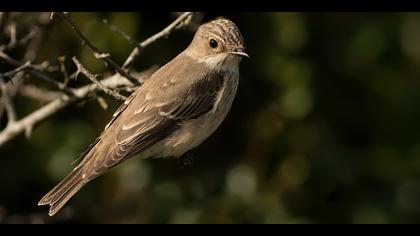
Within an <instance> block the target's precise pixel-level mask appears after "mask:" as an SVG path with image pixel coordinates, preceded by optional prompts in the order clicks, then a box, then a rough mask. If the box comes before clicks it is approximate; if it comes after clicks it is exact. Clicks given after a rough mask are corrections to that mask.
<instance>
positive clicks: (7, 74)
mask: <svg viewBox="0 0 420 236" xmlns="http://www.w3.org/2000/svg"><path fill="white" fill-rule="evenodd" d="M31 66H32V65H31V62H30V61H27V62H26V63H25V64H23V65H21V66H19V67H16V68H15V69H13V70H11V71H8V72H5V73H1V74H0V79H3V78H12V77H13V76H14V75H15V74H16V73H18V72H20V71H24V70H26V69H27V68H29V67H31ZM3 82H4V81H3Z"/></svg>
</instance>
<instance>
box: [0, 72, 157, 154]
mask: <svg viewBox="0 0 420 236" xmlns="http://www.w3.org/2000/svg"><path fill="white" fill-rule="evenodd" d="M154 71H156V68H155V67H152V68H151V69H148V70H146V71H144V72H142V73H141V74H140V75H139V80H140V82H141V81H144V80H146V79H147V78H149V76H150V75H151V74H152V73H153V72H154ZM101 83H102V84H103V85H104V86H106V87H108V88H119V87H121V86H132V84H131V83H130V82H129V81H127V80H123V79H121V75H119V74H114V75H113V76H110V77H108V78H106V79H104V80H102V81H101ZM98 91H100V89H99V87H98V85H97V84H89V85H86V86H84V87H81V88H79V89H76V90H75V91H74V94H75V95H74V96H68V95H65V94H63V95H62V96H61V97H60V98H59V99H56V100H54V101H52V102H50V103H48V104H46V105H44V106H43V107H41V108H39V109H38V110H36V111H34V112H32V113H31V114H29V115H27V116H26V117H24V118H22V119H21V120H19V121H16V122H14V123H13V124H11V125H9V126H7V127H6V128H5V129H4V130H3V131H1V132H0V146H3V145H4V144H5V143H6V142H8V141H10V140H12V139H13V138H15V137H16V136H18V135H19V134H21V133H23V132H25V131H26V130H32V129H33V127H35V126H36V125H37V124H39V123H41V122H43V121H45V120H46V119H48V118H50V117H51V116H52V115H54V114H56V113H57V112H59V111H60V110H63V109H64V108H66V107H68V106H70V105H71V104H74V103H76V102H79V101H83V100H86V99H88V98H90V97H91V96H92V95H95V94H96V93H97V92H98Z"/></svg>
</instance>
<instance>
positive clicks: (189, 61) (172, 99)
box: [38, 19, 248, 215]
mask: <svg viewBox="0 0 420 236" xmlns="http://www.w3.org/2000/svg"><path fill="white" fill-rule="evenodd" d="M244 48H245V47H244V41H243V38H242V35H241V33H240V31H239V29H238V28H237V26H236V25H235V24H234V23H233V22H232V21H230V20H227V19H216V20H213V21H211V22H209V23H206V24H203V25H201V26H200V27H199V28H198V30H197V32H196V34H195V36H194V38H193V40H192V42H191V44H190V45H189V46H188V47H187V48H186V49H185V50H184V51H183V52H181V53H180V54H179V55H178V56H176V57H175V58H174V59H173V60H172V61H170V62H168V63H167V64H166V65H164V66H163V67H161V68H160V69H159V70H158V71H156V72H155V73H154V74H153V75H152V76H151V77H150V78H149V79H148V80H146V81H145V82H144V84H143V85H141V86H140V87H139V88H138V89H136V91H134V92H133V94H132V95H131V96H130V97H129V98H127V100H126V101H125V102H124V103H123V104H122V105H121V106H120V107H119V108H118V110H117V111H116V112H115V114H114V115H113V118H112V119H111V121H110V122H109V123H108V125H107V126H106V127H105V130H104V131H103V132H102V134H101V135H100V137H99V138H98V139H97V140H96V141H95V143H94V144H92V145H91V147H90V148H89V150H88V151H87V152H86V154H85V156H84V158H83V160H82V161H81V162H80V164H78V165H77V167H76V168H74V170H73V171H72V172H71V173H70V174H68V175H67V176H66V177H65V178H64V179H63V180H62V181H61V182H60V183H59V184H57V185H56V186H55V187H54V188H53V189H52V190H51V191H50V192H48V193H47V194H46V195H45V196H44V197H43V198H42V199H41V200H40V201H39V203H38V205H50V206H51V207H50V211H49V215H54V214H55V213H57V211H58V210H60V208H62V207H63V205H64V204H65V203H66V202H67V201H68V200H69V199H70V198H71V197H72V196H73V195H74V194H75V193H76V192H77V191H79V190H80V189H81V188H82V187H83V186H84V185H85V184H87V183H88V182H89V181H91V180H93V179H95V178H96V177H98V176H100V175H102V174H104V173H105V172H106V171H107V170H109V169H110V168H112V167H114V166H116V165H118V164H120V163H121V162H123V161H125V160H127V159H128V158H130V157H133V156H135V155H138V156H140V157H143V158H147V157H174V158H179V157H181V156H182V155H183V154H184V153H186V152H187V151H189V150H191V149H193V148H195V147H196V146H198V145H199V144H200V143H202V142H203V141H204V140H205V139H206V138H207V137H208V136H209V135H211V134H212V133H213V132H214V131H215V130H216V129H217V127H218V126H219V125H220V124H221V122H222V121H223V120H224V118H225V117H226V115H227V113H228V112H229V110H230V108H231V105H232V102H233V99H234V97H235V94H236V90H237V87H238V82H239V64H240V61H241V58H242V57H248V55H247V54H246V53H245V51H244Z"/></svg>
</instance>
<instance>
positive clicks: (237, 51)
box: [229, 48, 249, 58]
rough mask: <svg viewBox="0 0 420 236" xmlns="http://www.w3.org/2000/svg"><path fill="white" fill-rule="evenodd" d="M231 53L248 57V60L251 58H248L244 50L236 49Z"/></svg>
mask: <svg viewBox="0 0 420 236" xmlns="http://www.w3.org/2000/svg"><path fill="white" fill-rule="evenodd" d="M229 53H230V54H234V55H238V56H241V57H247V58H249V56H248V54H246V52H245V49H244V48H237V49H235V50H233V51H230V52H229Z"/></svg>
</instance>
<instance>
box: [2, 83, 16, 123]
mask: <svg viewBox="0 0 420 236" xmlns="http://www.w3.org/2000/svg"><path fill="white" fill-rule="evenodd" d="M0 89H1V93H2V97H1V98H2V102H3V104H4V107H5V108H6V112H7V126H10V125H12V124H13V123H14V122H15V121H16V112H15V108H14V107H13V103H12V100H11V99H10V96H9V94H8V92H7V87H6V83H5V82H4V80H3V79H2V78H0Z"/></svg>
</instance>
